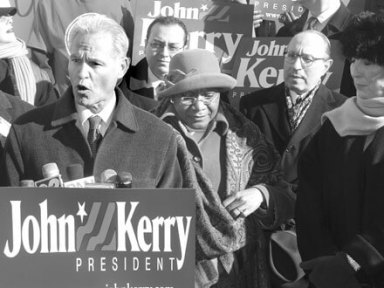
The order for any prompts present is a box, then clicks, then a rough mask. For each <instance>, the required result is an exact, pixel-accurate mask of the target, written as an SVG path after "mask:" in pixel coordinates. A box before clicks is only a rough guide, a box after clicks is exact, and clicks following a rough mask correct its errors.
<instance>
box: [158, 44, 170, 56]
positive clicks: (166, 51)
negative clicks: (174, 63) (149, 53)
mask: <svg viewBox="0 0 384 288" xmlns="http://www.w3.org/2000/svg"><path fill="white" fill-rule="evenodd" d="M160 53H161V54H162V55H165V56H170V55H171V53H169V47H168V45H164V46H163V47H161V49H160Z"/></svg>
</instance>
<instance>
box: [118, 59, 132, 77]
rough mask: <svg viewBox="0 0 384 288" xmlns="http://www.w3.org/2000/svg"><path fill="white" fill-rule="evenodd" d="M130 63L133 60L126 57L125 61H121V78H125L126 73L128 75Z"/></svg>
mask: <svg viewBox="0 0 384 288" xmlns="http://www.w3.org/2000/svg"><path fill="white" fill-rule="evenodd" d="M130 63H131V59H130V58H129V57H124V58H123V59H121V63H120V65H121V66H120V67H121V69H120V71H119V78H123V77H124V75H125V73H127V71H128V69H129V64H130Z"/></svg>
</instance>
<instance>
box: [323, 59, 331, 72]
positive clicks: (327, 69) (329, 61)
mask: <svg viewBox="0 0 384 288" xmlns="http://www.w3.org/2000/svg"><path fill="white" fill-rule="evenodd" d="M332 65H333V60H332V59H328V60H326V61H325V63H324V67H325V71H324V74H325V73H327V72H328V71H329V69H331V67H332Z"/></svg>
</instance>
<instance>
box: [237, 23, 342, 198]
mask: <svg viewBox="0 0 384 288" xmlns="http://www.w3.org/2000/svg"><path fill="white" fill-rule="evenodd" d="M330 45H331V44H330V42H329V40H328V38H327V37H326V36H325V35H324V34H322V33H320V32H318V31H313V30H308V31H304V32H301V33H299V34H296V36H294V37H293V38H292V39H291V41H290V42H289V44H288V46H287V51H286V54H285V58H284V82H283V83H281V84H279V85H277V86H274V87H271V88H268V89H263V90H259V91H255V92H253V93H251V94H249V95H245V96H243V97H242V98H241V99H240V111H241V112H243V113H244V114H245V116H247V117H248V118H249V119H251V120H252V121H253V122H254V123H255V124H256V125H258V126H259V127H260V129H261V131H262V132H263V133H264V134H265V135H266V137H267V138H268V139H269V140H270V141H272V143H273V144H274V145H275V147H276V149H277V150H278V152H279V153H280V155H281V158H282V159H281V168H282V171H283V173H284V178H285V180H286V181H288V182H289V183H291V184H292V185H293V190H296V187H297V184H298V181H299V179H298V176H297V163H298V159H299V157H300V155H301V153H302V151H303V150H304V148H305V147H306V146H307V145H308V143H309V141H310V140H311V138H312V137H313V135H314V134H315V133H316V132H317V131H318V130H319V128H320V119H321V115H322V114H323V113H324V112H326V111H329V110H332V109H334V108H336V107H338V106H340V105H341V104H342V103H343V102H344V101H345V99H346V97H345V96H343V95H341V94H339V93H336V92H334V91H331V90H330V89H329V88H327V87H326V86H324V85H323V84H321V81H322V78H323V76H324V75H325V74H326V73H327V72H328V71H329V68H330V67H331V65H332V59H331V58H330V57H331V55H330V51H331V47H330Z"/></svg>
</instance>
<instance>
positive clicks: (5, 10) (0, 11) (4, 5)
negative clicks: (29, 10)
mask: <svg viewBox="0 0 384 288" xmlns="http://www.w3.org/2000/svg"><path fill="white" fill-rule="evenodd" d="M16 12H17V9H16V7H11V3H10V2H9V0H0V17H1V16H7V15H10V16H13V15H15V14H16Z"/></svg>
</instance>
